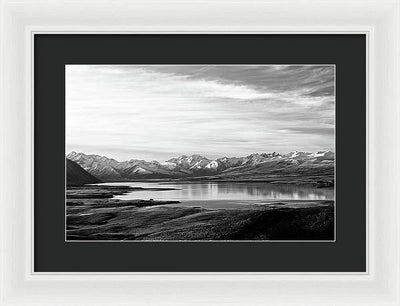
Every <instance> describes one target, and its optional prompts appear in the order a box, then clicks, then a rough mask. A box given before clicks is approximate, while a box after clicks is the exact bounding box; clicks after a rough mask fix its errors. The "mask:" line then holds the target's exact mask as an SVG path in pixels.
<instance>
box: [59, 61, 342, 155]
mask: <svg viewBox="0 0 400 306" xmlns="http://www.w3.org/2000/svg"><path fill="white" fill-rule="evenodd" d="M333 72H334V67H333V66H285V65H281V66H246V65H244V66H243V65H242V66H180V65H176V66H143V65H141V66H134V65H132V66H130V65H124V66H121V65H109V66H107V65H67V66H66V128H67V144H68V148H69V149H74V148H86V149H87V150H88V151H92V152H94V151H95V150H99V151H100V152H98V153H99V154H102V153H101V152H108V153H112V154H113V155H112V157H115V158H122V157H124V158H126V157H128V156H129V158H143V159H163V158H165V157H166V154H173V155H180V154H191V153H200V152H203V154H206V155H208V156H209V157H210V158H212V157H220V156H222V155H236V156H241V155H246V154H250V153H252V152H255V151H268V150H270V149H271V150H272V149H273V151H281V152H282V151H288V150H319V149H322V148H326V149H333V135H332V133H330V131H331V130H332V128H333V127H332V124H333V121H334V102H335V98H334V93H333V88H334V83H333V78H334V73H333ZM282 131H287V133H282ZM90 148H93V149H92V150H90ZM173 155H172V156H173ZM172 156H171V155H170V156H169V157H172ZM129 158H128V159H129Z"/></svg>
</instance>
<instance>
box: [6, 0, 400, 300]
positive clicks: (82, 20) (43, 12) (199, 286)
mask: <svg viewBox="0 0 400 306" xmlns="http://www.w3.org/2000/svg"><path fill="white" fill-rule="evenodd" d="M0 22H1V33H0V39H1V42H0V47H1V49H0V52H1V53H0V59H1V80H0V81H1V82H0V86H1V87H0V95H1V111H0V114H1V119H0V133H1V138H0V139H1V144H0V154H1V155H0V161H1V167H0V169H1V170H0V179H1V181H0V182H1V184H0V186H1V192H0V197H1V198H0V199H1V201H0V204H1V205H0V209H1V213H0V216H1V266H0V273H1V283H0V295H1V299H0V304H1V305H33V304H35V305H122V304H123V305H127V304H132V305H267V304H268V305H288V304H291V305H307V306H310V305H321V304H328V305H345V304H346V305H400V264H399V257H400V256H399V255H400V254H399V253H400V252H399V251H400V235H399V234H400V232H399V226H398V222H399V220H400V209H399V199H400V188H398V183H399V182H400V163H399V161H398V160H399V156H400V141H399V136H398V135H399V132H400V103H399V101H400V86H399V84H400V69H399V68H400V65H399V55H400V52H399V51H400V1H398V0H389V1H386V0H383V1H382V0H371V1H357V0H351V1H347V2H341V1H334V0H325V1H317V0H307V1H296V0H287V1H252V2H248V1H224V0H219V1H218V0H217V1H215V0H214V1H210V0H199V1H179V0H175V1H156V0H150V1H128V0H120V1H112V0H102V1H93V0H92V1H91V0H89V1H86V0H84V1H72V2H71V1H44V0H32V1H18V0H4V1H2V2H1V15H0ZM35 33H299V34H302V33H305V34H308V33H316V34H318V33H319V34H330V33H342V34H346V33H365V34H366V36H367V43H368V46H367V49H368V52H367V67H368V69H367V80H366V82H367V85H368V86H367V126H366V129H367V203H366V204H367V212H368V213H367V224H368V228H367V237H368V241H367V255H368V256H367V261H368V262H367V267H368V271H367V272H366V273H35V272H33V261H32V259H33V252H32V244H33V231H32V221H33V220H32V215H33V214H32V212H33V204H34V203H33V103H32V101H33V86H32V84H33V68H32V67H33V66H32V64H33V56H32V55H33V52H32V51H33V50H32V37H33V34H35ZM355 120H356V118H355Z"/></svg>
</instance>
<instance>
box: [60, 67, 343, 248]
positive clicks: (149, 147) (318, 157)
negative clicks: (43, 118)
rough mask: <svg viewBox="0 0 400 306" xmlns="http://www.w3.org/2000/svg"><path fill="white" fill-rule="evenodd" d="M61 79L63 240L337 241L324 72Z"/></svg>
mask: <svg viewBox="0 0 400 306" xmlns="http://www.w3.org/2000/svg"><path fill="white" fill-rule="evenodd" d="M65 73H66V90H65V93H66V208H65V212H66V218H65V220H66V241H199V242H201V241H225V242H230V241H247V242H254V241H270V242H274V241H334V240H335V220H336V219H335V187H334V186H335V66H333V65H322V64H321V65H66V66H65Z"/></svg>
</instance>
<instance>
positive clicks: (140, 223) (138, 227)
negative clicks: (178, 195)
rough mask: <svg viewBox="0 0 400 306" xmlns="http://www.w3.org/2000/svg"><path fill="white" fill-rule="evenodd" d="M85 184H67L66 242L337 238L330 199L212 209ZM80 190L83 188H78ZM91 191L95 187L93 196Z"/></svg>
mask: <svg viewBox="0 0 400 306" xmlns="http://www.w3.org/2000/svg"><path fill="white" fill-rule="evenodd" d="M87 187H88V186H84V187H68V188H69V189H68V188H67V192H68V191H70V194H69V195H68V194H67V201H66V237H67V240H68V241H75V240H80V241H81V240H119V241H124V240H141V241H143V240H145V241H182V240H194V241H196V240H200V241H203V240H333V239H334V201H331V200H289V201H280V200H276V201H274V200H273V201H271V202H268V203H267V201H268V200H266V203H265V204H260V205H243V206H241V207H240V208H237V209H236V208H235V209H224V208H220V209H214V210H212V209H207V208H202V207H196V206H193V207H190V206H168V204H180V202H179V201H154V200H142V199H135V200H119V199H114V198H112V197H110V195H112V196H114V195H116V194H124V193H127V192H130V191H135V190H143V189H138V188H135V187H129V186H92V187H89V188H87ZM79 189H81V191H82V189H83V190H84V192H81V193H79V192H77V191H78V190H79ZM160 189H161V190H163V189H162V188H160ZM88 190H89V191H91V194H89V195H88ZM71 192H73V194H74V195H72V194H71ZM79 194H80V195H79ZM71 195H72V196H71ZM79 197H80V198H79ZM305 203H308V204H305Z"/></svg>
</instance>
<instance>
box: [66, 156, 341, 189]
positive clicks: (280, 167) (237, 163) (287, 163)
mask: <svg viewBox="0 0 400 306" xmlns="http://www.w3.org/2000/svg"><path fill="white" fill-rule="evenodd" d="M67 159H70V160H72V161H74V162H76V163H77V164H78V165H80V166H81V167H82V168H83V169H84V170H86V171H87V172H88V173H90V174H91V175H93V176H95V177H96V178H98V179H100V180H102V181H123V180H139V179H165V178H174V179H200V178H201V179H219V180H250V179H252V180H270V181H291V180H294V181H298V180H302V181H306V182H314V183H315V182H323V183H329V184H330V183H332V184H333V180H334V163H335V161H334V159H335V157H334V153H333V152H331V151H318V152H315V153H309V152H299V151H294V152H290V153H288V154H283V155H281V154H279V153H276V152H272V153H253V154H250V155H248V156H245V157H223V158H217V159H208V158H206V157H204V156H201V155H197V154H195V155H190V156H186V155H182V156H180V157H177V158H171V159H169V160H167V161H165V162H158V161H145V160H139V159H131V160H127V161H122V162H119V161H117V160H115V159H112V158H108V157H105V156H100V155H95V154H84V153H77V152H71V153H69V154H68V155H67Z"/></svg>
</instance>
